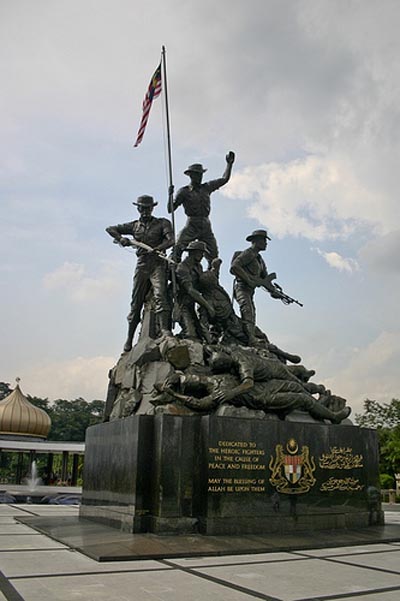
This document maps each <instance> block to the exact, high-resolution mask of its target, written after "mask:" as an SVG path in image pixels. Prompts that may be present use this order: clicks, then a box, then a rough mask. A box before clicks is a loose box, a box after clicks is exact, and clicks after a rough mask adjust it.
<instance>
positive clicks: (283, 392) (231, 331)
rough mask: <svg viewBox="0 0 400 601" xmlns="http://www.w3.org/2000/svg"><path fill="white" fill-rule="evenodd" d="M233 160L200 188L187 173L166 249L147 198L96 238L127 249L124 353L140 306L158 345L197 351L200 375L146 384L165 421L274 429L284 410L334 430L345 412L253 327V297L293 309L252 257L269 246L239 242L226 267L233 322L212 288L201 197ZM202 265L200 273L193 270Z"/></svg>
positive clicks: (206, 209) (198, 178) (264, 239)
mask: <svg viewBox="0 0 400 601" xmlns="http://www.w3.org/2000/svg"><path fill="white" fill-rule="evenodd" d="M234 160H235V155H234V153H233V152H229V153H228V154H227V155H226V168H225V171H224V173H223V175H222V177H220V178H218V179H215V180H210V181H207V182H204V183H203V175H204V173H205V171H206V169H204V168H203V166H202V165H201V164H199V163H194V164H192V165H190V166H189V167H188V168H187V170H186V171H185V174H186V175H187V176H188V177H189V178H190V183H189V184H188V185H187V186H184V187H183V188H181V189H180V190H178V192H177V194H176V195H175V197H171V199H170V201H169V203H168V211H169V213H171V212H172V211H175V210H176V209H178V207H179V206H181V205H182V206H183V209H184V211H185V214H186V216H187V221H186V224H185V226H184V227H183V229H182V230H181V231H180V232H179V234H178V236H177V240H176V243H174V234H173V228H172V224H171V222H170V221H169V220H168V219H166V218H158V217H154V216H153V215H152V212H153V209H154V207H155V206H156V205H157V204H158V203H157V202H156V201H154V199H153V197H152V196H148V195H142V196H139V197H138V198H137V200H136V202H134V203H133V204H134V205H135V206H136V207H137V210H138V212H139V218H138V219H136V220H134V221H130V222H127V223H122V224H118V225H114V226H110V227H108V228H107V229H106V231H107V232H108V234H110V236H112V238H114V241H115V242H116V243H119V244H120V245H121V246H133V247H136V255H137V264H136V270H135V273H134V277H133V289H132V299H131V307H130V312H129V315H128V336H127V339H126V342H125V345H124V353H129V352H130V351H131V349H132V344H133V338H134V334H135V332H136V330H137V328H138V326H139V324H140V323H141V322H142V321H143V316H142V313H143V308H144V307H145V306H146V303H148V302H149V299H150V304H151V307H152V312H153V313H154V315H155V322H156V323H155V337H156V339H157V340H158V341H169V343H167V347H168V346H169V347H170V348H173V347H174V344H176V342H175V343H172V344H171V341H174V340H175V341H176V340H178V341H185V340H186V341H197V342H198V343H200V344H201V345H202V348H203V351H204V352H203V355H204V361H203V365H202V366H201V369H198V370H197V372H196V368H195V367H193V366H191V368H190V369H189V370H186V372H185V370H182V369H177V370H174V371H173V373H172V374H171V375H170V376H169V377H168V378H167V379H166V380H165V381H164V382H156V383H155V385H154V400H153V404H154V405H155V406H156V407H158V408H160V407H163V410H164V411H165V410H166V407H167V410H168V407H169V408H171V406H172V407H173V410H172V412H173V413H176V412H179V407H181V408H182V410H183V412H185V411H186V412H187V411H188V410H189V411H192V412H203V413H210V412H214V411H216V410H217V409H218V408H220V407H221V405H226V404H229V405H236V406H243V407H247V408H248V409H253V410H263V411H264V412H265V413H269V412H272V413H275V414H278V416H279V417H280V418H282V419H284V418H285V416H286V415H287V414H289V413H290V412H292V411H293V410H294V409H301V410H303V411H306V412H308V413H309V414H310V415H311V416H312V417H314V418H316V419H319V420H323V419H327V420H330V421H331V422H332V423H340V422H341V421H342V420H343V419H345V418H346V417H348V415H349V414H350V411H351V410H350V408H349V407H346V406H345V405H346V401H345V400H344V399H342V398H341V397H338V396H335V395H332V394H331V392H330V391H329V390H326V388H325V387H324V386H323V385H321V384H319V385H318V384H314V383H312V382H309V379H310V377H311V376H312V375H314V373H315V372H314V371H313V370H307V369H305V368H304V367H303V366H302V365H300V364H299V363H300V357H298V356H297V355H292V354H290V353H287V352H285V351H283V350H281V349H279V348H278V347H277V346H275V345H273V344H271V343H270V341H269V340H268V337H267V335H266V334H265V333H264V332H262V331H261V330H260V328H258V327H257V320H256V306H255V302H254V295H255V290H256V288H259V287H262V288H264V289H265V290H267V291H268V292H269V294H270V295H271V296H272V297H273V298H276V299H280V300H282V301H283V302H284V303H285V304H290V303H293V302H295V303H297V304H300V305H301V303H299V302H298V301H297V300H295V299H293V298H291V297H289V296H287V295H286V294H285V293H284V292H283V290H282V288H281V287H280V286H279V285H277V284H276V283H274V281H273V280H275V279H276V274H275V273H270V274H269V273H268V270H267V267H266V264H265V262H264V260H263V258H262V256H261V252H263V251H265V250H266V248H267V244H268V240H270V237H269V236H268V233H267V231H266V230H263V229H257V230H255V231H253V232H252V233H251V234H249V235H248V236H247V238H246V240H247V242H249V246H248V247H247V248H246V249H244V250H240V251H237V252H235V253H234V255H233V258H232V261H231V266H230V272H231V274H232V275H233V276H234V285H233V290H234V293H233V294H234V298H235V300H236V301H237V303H238V305H239V310H240V316H239V315H237V314H236V313H235V310H234V307H233V303H232V300H231V298H230V296H229V294H228V293H227V292H226V290H225V289H224V288H223V287H222V286H221V284H220V282H219V271H220V266H221V263H222V261H221V259H220V258H219V257H218V245H217V241H216V238H215V236H214V233H213V231H212V227H211V222H210V218H209V215H210V209H211V203H210V195H211V194H212V192H214V191H215V190H218V189H219V188H221V187H222V186H223V185H225V184H226V183H227V182H228V181H229V179H230V177H231V172H232V166H233V163H234ZM166 251H169V252H170V255H169V256H167V253H166ZM183 253H185V256H184V257H183ZM182 257H183V258H182ZM204 258H206V259H207V262H208V269H207V270H204V269H203V266H202V261H203V259H204ZM173 321H174V322H175V321H177V322H178V323H179V326H180V328H181V331H180V333H179V334H178V335H177V336H174V335H173V334H172V324H173ZM142 335H143V333H142ZM164 346H165V344H164ZM166 357H167V358H169V360H170V362H171V364H173V358H172V357H173V354H172V353H170V354H169V355H168V353H167V354H166Z"/></svg>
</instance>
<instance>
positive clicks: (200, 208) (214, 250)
mask: <svg viewBox="0 0 400 601" xmlns="http://www.w3.org/2000/svg"><path fill="white" fill-rule="evenodd" d="M234 161H235V154H234V153H233V152H232V151H230V152H228V154H227V155H226V168H225V171H224V173H223V175H222V177H220V178H219V179H214V180H210V181H209V182H205V183H202V180H203V174H204V173H205V172H206V171H207V169H204V168H203V165H201V164H200V163H194V164H193V165H190V166H189V167H188V168H187V169H186V171H185V175H188V176H189V177H190V184H189V185H188V186H184V187H183V188H181V189H180V190H178V192H177V194H176V196H175V199H174V200H173V201H172V202H170V203H169V206H168V212H169V213H172V211H175V210H176V209H177V208H178V207H179V206H180V205H183V208H184V211H185V213H186V215H187V221H186V225H185V226H184V228H183V229H182V231H181V232H180V233H179V236H178V240H177V242H176V246H175V249H174V258H175V260H176V261H178V262H179V261H180V260H181V256H182V253H183V251H184V250H185V248H186V247H187V246H188V244H189V243H190V242H192V241H193V240H200V241H201V242H204V243H205V244H206V247H207V250H206V258H207V260H208V262H209V264H210V266H211V261H212V260H213V259H215V258H216V257H217V256H218V246H217V241H216V239H215V236H214V234H213V232H212V229H211V222H210V219H209V215H210V210H211V205H210V194H211V193H212V192H214V191H215V190H218V188H221V186H224V185H225V184H226V183H227V182H228V181H229V179H230V177H231V173H232V165H233V163H234Z"/></svg>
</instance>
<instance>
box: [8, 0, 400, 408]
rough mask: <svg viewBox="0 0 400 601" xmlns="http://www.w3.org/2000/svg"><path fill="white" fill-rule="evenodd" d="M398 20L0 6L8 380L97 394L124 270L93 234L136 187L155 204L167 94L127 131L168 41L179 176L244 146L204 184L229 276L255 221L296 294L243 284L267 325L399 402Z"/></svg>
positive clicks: (317, 9) (100, 234)
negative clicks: (287, 300) (228, 171)
mask: <svg viewBox="0 0 400 601" xmlns="http://www.w3.org/2000/svg"><path fill="white" fill-rule="evenodd" d="M399 16H400V7H399V5H398V2H395V1H391V0H385V2H378V1H375V0H374V1H372V0H363V1H361V0H353V1H350V2H346V3H344V2H321V1H319V0H310V1H304V0H303V1H302V0H300V1H299V2H291V1H286V0H283V1H282V0H279V1H277V0H267V1H265V0H254V1H253V2H252V3H251V5H246V3H244V2H242V1H241V0H231V1H229V2H228V1H227V0H221V1H220V2H218V3H215V2H211V0H204V1H203V2H202V4H201V7H199V4H198V3H195V2H192V1H188V0H186V1H183V0H169V1H168V2H161V1H160V0H159V1H154V2H152V3H149V4H147V5H145V4H143V3H141V2H138V1H136V0H134V1H128V0H117V1H114V2H111V1H107V0H96V1H94V0H93V1H87V2H84V3H82V2H78V1H77V0H71V1H70V2H68V3H66V2H64V1H61V0H53V1H49V0H39V1H38V2H35V3H32V2H29V1H28V0H25V1H23V0H21V1H19V2H14V3H11V2H10V3H3V4H2V6H1V7H0V40H1V41H0V46H1V52H0V69H1V73H2V80H3V82H6V85H4V86H3V91H2V95H1V97H0V114H1V119H0V135H1V138H2V146H1V149H0V177H1V189H0V203H1V204H0V206H1V220H0V249H1V253H2V256H3V257H4V260H3V262H2V265H1V266H0V273H1V281H2V284H3V286H2V294H1V303H2V309H1V317H2V332H4V336H5V340H6V341H7V344H6V345H3V349H2V356H1V363H0V364H1V366H2V369H1V372H0V380H5V381H12V380H13V378H14V377H15V376H17V375H19V376H21V377H22V378H23V384H24V389H25V391H26V392H30V393H32V394H38V395H41V396H49V397H51V398H56V397H58V396H73V395H75V396H78V395H81V396H85V397H86V398H88V399H90V398H95V397H96V398H102V397H104V394H105V382H106V375H107V374H106V373H105V372H106V371H107V369H108V367H111V365H112V363H113V362H114V360H115V359H116V358H117V357H118V354H119V352H120V349H121V346H122V342H123V339H124V335H125V327H126V321H125V316H126V313H127V312H128V307H129V298H130V286H131V275H132V270H133V266H134V258H133V256H132V255H131V254H129V253H127V252H126V251H122V250H121V249H120V248H118V247H117V246H115V245H113V244H112V243H111V241H110V239H109V238H108V237H107V235H106V234H105V233H104V228H105V227H106V226H107V225H110V224H112V223H118V222H121V221H127V220H129V219H131V218H133V215H134V214H135V210H134V207H132V205H131V201H132V200H133V199H134V198H135V197H136V196H138V195H139V194H143V193H150V194H153V195H154V196H155V197H156V198H157V199H158V200H159V206H158V207H157V208H156V215H158V216H161V215H165V201H166V188H167V183H166V169H165V159H164V155H163V141H162V110H161V102H160V101H156V102H155V104H154V107H153V109H152V113H151V115H150V120H149V125H148V130H147V132H146V134H145V138H144V141H143V143H142V145H141V146H140V147H139V148H138V149H132V147H131V145H132V143H133V141H134V138H135V135H136V132H137V128H138V125H139V121H140V110H141V103H142V100H143V95H144V92H145V89H146V87H147V85H148V81H149V78H150V76H151V74H152V72H153V71H154V69H155V67H156V65H157V62H158V60H159V54H160V49H161V45H162V44H165V45H166V47H167V52H168V55H167V59H168V75H169V92H170V100H171V121H172V134H173V151H174V176H175V177H174V179H175V185H176V187H180V186H181V185H183V184H185V183H186V181H187V178H186V176H184V175H183V171H184V169H185V168H186V167H187V165H188V164H190V163H193V162H203V163H204V164H205V165H206V166H207V167H208V172H207V176H210V177H211V178H214V177H217V176H219V175H221V174H222V171H223V169H224V156H225V153H226V151H228V150H230V149H233V150H235V151H236V153H237V162H236V164H235V166H234V176H233V178H232V180H231V182H230V184H229V187H226V188H225V189H223V190H222V191H221V193H215V194H214V195H213V208H212V220H213V227H214V231H215V233H216V236H217V239H218V242H219V245H220V249H221V256H222V258H223V260H224V263H223V267H222V282H223V284H224V285H225V287H226V288H227V289H228V290H229V291H230V290H231V286H232V282H231V277H230V275H229V269H228V265H229V260H230V257H231V255H232V253H233V252H234V251H235V250H237V249H239V248H243V247H244V245H245V237H246V235H247V234H248V233H249V232H250V231H251V230H252V229H254V228H256V227H258V226H259V225H262V226H264V227H266V228H267V229H268V231H269V232H270V234H271V236H272V241H271V243H270V245H269V248H268V250H267V252H266V255H265V257H266V261H267V263H268V265H269V267H270V268H271V270H273V271H277V272H278V277H279V281H280V283H281V284H282V285H283V286H284V287H285V288H286V289H287V291H288V293H289V294H291V295H293V296H297V297H298V298H300V299H301V300H302V301H303V302H304V309H300V308H298V307H293V306H291V307H284V306H283V305H282V304H281V303H278V302H276V301H272V300H271V299H270V298H269V297H268V296H267V295H263V294H262V293H261V292H258V293H257V307H258V318H259V322H260V325H261V326H262V327H263V328H265V330H266V331H267V332H268V333H269V334H270V337H271V339H273V340H274V342H276V343H278V344H280V345H281V346H283V347H286V348H288V350H290V351H294V352H298V353H300V354H301V355H303V357H304V361H305V363H306V365H307V366H308V367H315V368H316V369H317V370H318V376H319V378H320V379H321V380H322V381H326V382H328V383H329V385H331V386H332V388H333V389H334V390H335V391H336V392H337V393H338V394H340V395H342V396H347V397H348V398H349V402H350V404H352V405H353V406H354V407H355V408H356V409H359V408H360V403H361V401H362V399H363V398H365V397H366V396H369V397H375V398H378V399H379V400H387V399H389V398H391V397H392V396H399V394H400V377H399V376H398V373H397V371H398V370H397V369H395V367H396V363H397V359H398V358H399V355H400V342H399V341H400V337H399V335H398V334H399V331H398V304H399V292H400V280H399V271H400V262H399V259H398V257H399V256H400V255H399V251H400V209H399V206H400V205H399V202H398V164H399V158H400V131H399V129H400V83H399V82H400V60H399V58H400V39H399V36H398V20H399ZM183 223H184V216H183V215H182V213H181V212H178V214H177V224H178V228H179V227H181V226H182V225H183ZM316 247H317V248H318V252H315V248H316ZM84 365H88V366H90V367H88V369H87V370H86V371H85V369H84V368H83V367H82V366H84Z"/></svg>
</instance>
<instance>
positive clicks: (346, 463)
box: [80, 415, 383, 535]
mask: <svg viewBox="0 0 400 601" xmlns="http://www.w3.org/2000/svg"><path fill="white" fill-rule="evenodd" d="M80 515H81V517H84V518H89V519H92V520H95V521H98V522H102V523H105V524H108V525H112V526H115V527H117V528H120V529H121V530H123V531H126V532H135V533H145V532H152V533H157V534H167V533H175V534H191V533H193V534H194V533H200V534H209V535H240V534H260V533H290V532H302V531H310V530H326V529H343V528H359V527H364V526H365V527H367V526H369V525H377V524H382V523H383V513H382V511H381V507H380V498H379V491H378V444H377V437H376V432H375V431H374V430H370V429H364V428H359V427H356V426H334V425H328V424H316V423H296V422H285V421H279V420H277V421H273V420H263V419H238V418H229V417H215V416H173V415H156V416H150V415H138V416H131V417H128V418H126V419H122V420H117V421H114V422H109V423H104V424H99V425H96V426H92V427H91V428H89V429H88V431H87V438H86V452H85V471H84V487H83V496H82V506H81V509H80Z"/></svg>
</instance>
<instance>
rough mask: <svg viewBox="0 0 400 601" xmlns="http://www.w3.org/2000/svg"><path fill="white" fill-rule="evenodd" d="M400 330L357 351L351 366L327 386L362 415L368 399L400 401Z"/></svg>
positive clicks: (386, 333) (385, 332)
mask: <svg viewBox="0 0 400 601" xmlns="http://www.w3.org/2000/svg"><path fill="white" fill-rule="evenodd" d="M399 365H400V330H393V331H388V330H387V331H383V332H381V333H380V334H379V335H378V336H377V337H376V338H375V339H374V340H372V341H371V342H370V343H369V344H367V345H366V346H365V347H363V348H356V349H353V351H352V354H351V356H350V357H349V361H348V365H347V366H346V367H345V368H344V369H342V370H339V371H338V372H337V373H336V374H335V376H333V377H331V378H327V379H326V381H325V382H324V383H325V384H326V386H327V387H328V388H331V389H332V390H333V391H334V392H336V393H337V394H340V395H343V396H345V397H346V398H347V399H348V403H349V405H350V406H351V407H353V409H354V411H360V410H361V408H362V402H363V401H364V400H365V399H366V398H369V399H377V400H379V401H380V402H387V401H390V400H391V399H392V398H399V396H400V390H399V376H398V373H399Z"/></svg>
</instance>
